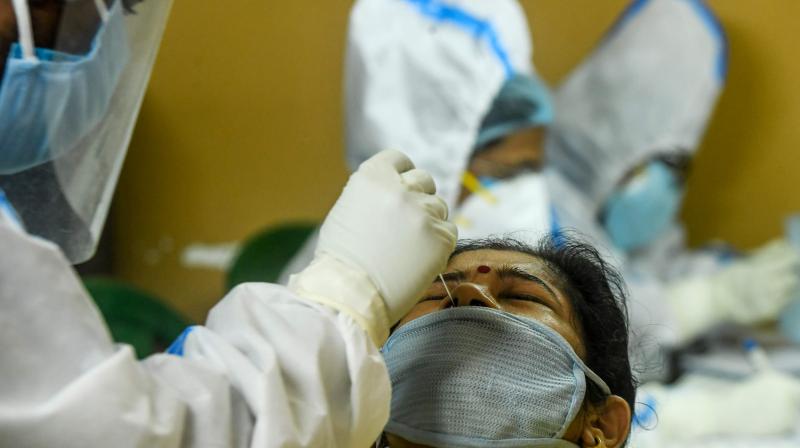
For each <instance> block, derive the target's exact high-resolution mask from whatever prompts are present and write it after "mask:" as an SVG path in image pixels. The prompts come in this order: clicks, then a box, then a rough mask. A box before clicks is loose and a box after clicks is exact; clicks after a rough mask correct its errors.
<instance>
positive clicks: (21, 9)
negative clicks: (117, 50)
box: [11, 0, 109, 61]
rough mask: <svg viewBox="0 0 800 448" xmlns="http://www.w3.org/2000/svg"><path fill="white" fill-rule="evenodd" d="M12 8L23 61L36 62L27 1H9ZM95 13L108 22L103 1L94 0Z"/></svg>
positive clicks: (107, 13) (106, 10)
mask: <svg viewBox="0 0 800 448" xmlns="http://www.w3.org/2000/svg"><path fill="white" fill-rule="evenodd" d="M11 2H12V5H13V6H14V15H15V16H16V18H17V31H18V32H19V46H20V47H21V48H22V55H23V56H24V57H25V59H29V60H32V61H35V60H37V58H36V51H35V48H34V41H33V26H32V25H31V13H30V10H29V9H28V0H11ZM94 5H95V7H97V13H98V14H99V15H100V19H101V20H102V21H103V23H107V22H108V18H109V12H108V7H107V6H106V4H105V3H103V0H94Z"/></svg>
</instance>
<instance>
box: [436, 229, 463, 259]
mask: <svg viewBox="0 0 800 448" xmlns="http://www.w3.org/2000/svg"><path fill="white" fill-rule="evenodd" d="M435 229H436V231H437V232H439V234H441V235H442V236H443V237H444V238H446V239H447V243H448V245H449V249H450V251H449V252H453V249H455V248H456V242H457V241H458V227H457V226H456V225H455V224H454V223H452V222H450V221H439V222H437V223H436V224H435ZM448 255H449V253H448Z"/></svg>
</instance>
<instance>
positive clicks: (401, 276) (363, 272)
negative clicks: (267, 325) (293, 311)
mask: <svg viewBox="0 0 800 448" xmlns="http://www.w3.org/2000/svg"><path fill="white" fill-rule="evenodd" d="M435 192H436V186H435V184H434V182H433V178H431V176H430V175H429V174H428V173H426V172H424V171H422V170H418V169H414V165H413V163H411V161H410V160H409V159H408V158H407V157H406V156H405V155H403V154H402V153H400V152H398V151H383V152H381V153H379V154H377V155H375V156H373V157H372V158H370V159H369V160H367V161H365V162H364V163H362V164H361V166H360V167H359V168H358V170H357V171H356V172H355V173H353V175H352V176H350V180H349V181H348V182H347V185H346V186H345V188H344V191H343V192H342V194H341V196H340V197H339V200H338V201H337V202H336V204H335V205H334V206H333V208H332V209H331V211H330V212H329V213H328V216H327V218H326V219H325V222H323V224H322V227H321V229H320V236H319V243H318V245H317V250H316V253H315V255H314V260H313V261H312V262H311V264H310V265H309V267H308V268H306V269H305V270H303V271H302V272H300V273H299V274H296V275H294V276H292V277H291V278H290V280H289V288H290V289H292V290H293V291H295V292H296V293H297V294H298V295H300V296H301V297H304V298H307V299H311V300H314V301H316V302H320V303H324V304H326V305H328V306H331V307H333V308H335V309H338V310H340V311H343V312H346V313H348V314H350V315H351V316H352V317H353V318H354V319H355V320H356V321H357V322H358V323H359V324H360V325H361V326H362V327H363V328H364V329H365V330H366V331H367V332H368V333H369V335H370V337H371V338H372V339H373V341H374V342H375V343H376V345H378V346H380V345H382V343H383V342H384V341H385V340H386V338H387V337H388V334H389V327H390V326H391V325H393V324H394V323H396V322H397V321H398V320H400V318H402V317H403V316H404V315H405V314H406V313H407V312H408V311H409V310H410V309H411V307H412V306H413V305H414V303H415V302H416V300H417V299H418V298H419V295H420V294H422V292H423V291H424V290H425V288H427V287H428V285H429V284H430V282H431V281H432V280H433V279H434V277H435V276H436V274H438V273H440V272H441V271H442V269H443V268H444V267H445V265H446V263H447V258H448V256H449V255H450V253H451V252H452V251H453V248H454V246H455V242H456V238H457V230H456V227H455V225H454V224H452V223H450V222H447V205H445V203H444V201H443V200H441V199H440V198H439V197H437V196H435V195H434V193H435Z"/></svg>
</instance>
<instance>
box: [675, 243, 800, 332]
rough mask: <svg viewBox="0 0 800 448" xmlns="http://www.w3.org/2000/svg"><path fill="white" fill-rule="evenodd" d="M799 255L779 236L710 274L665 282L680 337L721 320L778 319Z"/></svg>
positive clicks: (794, 278) (791, 288) (792, 284)
mask: <svg viewBox="0 0 800 448" xmlns="http://www.w3.org/2000/svg"><path fill="white" fill-rule="evenodd" d="M799 264H800V256H798V253H797V252H796V250H795V249H794V248H792V247H791V246H790V245H789V244H788V243H787V242H786V241H783V240H775V241H773V242H771V243H769V244H767V245H765V246H764V247H762V248H760V249H758V250H756V251H755V252H753V253H752V254H750V255H748V256H746V257H743V258H741V259H738V260H735V261H733V262H731V263H730V264H729V265H727V266H725V267H723V268H722V269H720V270H719V271H718V272H716V273H713V274H710V275H695V276H691V277H688V278H685V279H679V280H676V281H673V282H671V283H670V284H669V285H667V287H666V288H665V291H666V300H667V303H668V305H669V307H670V309H671V311H672V313H673V315H674V316H675V320H676V322H677V327H678V328H677V329H678V332H679V334H680V339H681V340H682V341H688V340H690V339H692V338H693V337H695V336H697V335H699V334H700V333H702V332H704V331H706V330H707V329H709V328H711V327H712V326H714V325H716V324H719V323H722V322H735V323H739V324H755V323H760V322H764V321H768V320H770V319H774V318H775V317H776V316H777V315H778V313H780V311H781V310H782V309H783V308H784V307H785V306H786V305H787V303H788V302H789V301H790V300H791V298H792V294H793V293H795V292H796V291H797V286H798V277H797V269H798V265H799Z"/></svg>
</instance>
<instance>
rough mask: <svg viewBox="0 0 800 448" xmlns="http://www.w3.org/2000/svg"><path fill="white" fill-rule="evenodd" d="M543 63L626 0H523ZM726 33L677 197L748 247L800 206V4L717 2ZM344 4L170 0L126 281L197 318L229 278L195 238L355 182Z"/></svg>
mask: <svg viewBox="0 0 800 448" xmlns="http://www.w3.org/2000/svg"><path fill="white" fill-rule="evenodd" d="M522 3H523V6H524V7H525V8H526V10H527V12H528V14H529V18H530V20H531V23H532V28H533V32H534V37H535V59H536V65H537V68H538V69H539V71H540V72H541V73H542V74H543V76H544V77H545V78H546V79H547V80H549V81H550V82H556V81H558V80H559V79H561V77H563V76H564V75H565V74H566V73H568V71H569V70H570V69H571V67H573V66H574V65H575V64H576V63H577V62H578V61H579V60H580V59H581V58H582V56H584V55H585V54H586V53H587V52H588V51H589V50H590V49H591V48H592V47H593V45H594V44H595V42H596V41H597V39H598V37H599V36H601V35H602V33H603V31H604V30H605V29H606V28H607V27H608V25H609V24H610V23H611V22H612V21H613V20H614V19H615V18H616V16H617V14H618V13H619V11H620V10H621V9H622V7H623V6H624V5H625V4H626V3H627V2H625V1H622V0H613V1H612V0H603V1H597V0H529V1H525V0H523V2H522ZM711 5H712V7H713V8H714V9H715V10H716V11H717V12H718V13H719V16H720V17H721V20H722V22H723V24H724V26H725V27H726V29H727V31H728V35H729V40H730V43H731V64H730V72H729V82H728V87H727V91H726V93H725V94H724V95H723V97H722V100H721V102H720V103H719V106H718V113H717V114H716V116H715V118H714V120H713V122H712V124H711V127H710V129H709V132H708V134H707V138H706V139H705V141H704V142H703V148H702V150H701V152H700V155H699V156H698V157H697V159H696V164H695V169H694V171H693V173H692V176H691V178H690V182H689V193H688V197H687V199H686V203H685V207H684V215H685V217H686V220H687V222H688V226H689V230H690V236H691V240H692V242H694V243H699V242H702V241H706V240H708V239H709V238H712V237H717V236H719V237H723V238H725V239H727V240H729V241H732V242H733V243H735V244H737V245H739V246H741V247H753V246H755V245H757V244H759V243H761V242H764V241H766V240H767V239H768V238H770V237H772V236H775V235H778V234H779V233H780V232H781V220H782V217H783V216H784V215H785V214H786V213H789V212H792V211H794V210H800V197H799V196H798V195H797V194H795V191H796V189H795V188H794V186H793V185H792V181H793V180H794V176H793V171H794V169H795V167H797V166H800V154H798V153H797V151H796V148H795V146H796V145H797V143H798V142H800V127H798V126H797V123H800V89H797V88H794V87H795V85H796V84H797V80H798V79H800V76H798V75H800V58H797V57H796V53H795V51H794V49H793V47H792V45H793V42H794V38H795V37H796V36H797V31H796V29H797V27H796V18H797V17H798V16H800V2H793V1H777V0H767V1H763V2H753V1H750V0H717V1H712V2H711ZM349 7H350V2H348V1H344V0H336V1H331V0H326V1H300V0H295V1H288V2H269V1H264V0H240V1H238V2H218V1H203V0H196V1H193V2H188V1H177V2H176V4H175V7H174V10H173V14H172V18H171V20H170V23H169V26H168V29H167V33H166V36H165V39H164V43H163V47H162V50H161V54H160V56H159V61H158V63H157V64H156V67H155V71H154V73H153V79H152V82H151V85H150V90H149V92H148V95H147V97H146V99H145V103H144V106H143V110H142V114H141V117H140V120H139V124H138V127H137V130H136V133H135V135H134V140H133V143H132V145H131V149H130V153H129V156H128V160H127V162H126V165H125V169H124V171H123V176H122V178H121V180H120V185H119V189H118V193H117V197H116V202H115V210H114V221H113V225H114V241H115V243H114V249H115V251H116V255H115V263H116V269H117V271H118V274H119V275H120V277H122V278H124V279H127V280H129V281H132V282H134V283H135V284H138V285H140V286H141V287H144V288H146V289H149V290H151V291H153V292H156V293H158V294H160V295H161V296H162V297H165V298H167V299H168V300H170V301H171V302H172V303H173V304H175V306H176V307H177V308H179V309H180V310H181V311H183V312H185V313H186V314H188V315H189V316H191V317H192V318H193V319H195V320H202V318H203V316H204V315H205V313H206V311H207V309H208V307H209V306H211V305H212V304H213V303H214V302H216V300H218V299H219V296H220V294H221V293H222V275H221V273H219V272H216V271H214V270H208V269H196V268H194V269H188V268H185V267H183V266H182V265H181V263H180V260H179V256H180V253H181V252H182V250H183V249H184V248H185V246H186V245H187V244H190V243H192V242H206V243H218V242H226V241H232V240H238V239H241V238H244V237H246V236H248V235H249V234H251V233H252V232H254V231H256V230H258V229H261V228H263V227H264V226H267V225H270V224H274V223H278V222H282V221H285V220H288V219H321V218H322V217H323V216H324V213H325V211H326V210H327V208H328V207H329V206H330V204H332V202H333V201H334V200H335V198H336V196H337V194H338V191H339V189H340V187H341V186H342V184H343V182H344V181H345V179H346V170H345V165H344V162H343V156H342V154H343V148H342V113H341V112H342V106H341V104H342V101H341V83H342V76H341V73H342V56H343V52H344V40H345V30H346V21H347V14H348V9H349Z"/></svg>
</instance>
